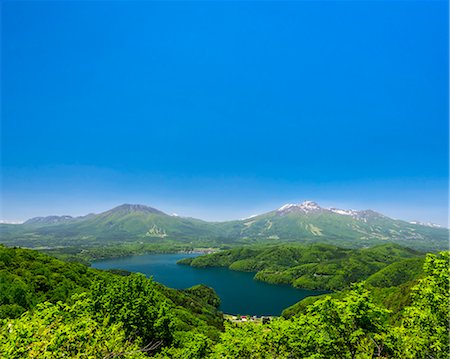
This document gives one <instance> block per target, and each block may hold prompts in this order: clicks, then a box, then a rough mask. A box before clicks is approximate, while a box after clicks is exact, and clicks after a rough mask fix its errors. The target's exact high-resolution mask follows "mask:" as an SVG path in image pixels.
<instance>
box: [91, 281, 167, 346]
mask: <svg viewBox="0 0 450 359" xmlns="http://www.w3.org/2000/svg"><path fill="white" fill-rule="evenodd" d="M91 295H92V301H93V312H94V313H95V316H96V317H98V318H99V319H100V318H108V319H109V321H110V322H111V323H123V329H124V330H125V333H126V334H127V336H128V337H130V338H131V339H136V338H141V339H142V340H143V341H144V342H150V341H152V340H161V341H163V342H164V343H166V344H168V343H170V342H171V341H172V334H171V330H170V324H171V321H172V318H171V316H170V314H169V308H170V306H169V304H168V302H167V300H166V298H164V297H163V296H162V295H161V294H160V293H159V292H158V291H157V290H156V288H155V286H154V285H153V283H152V281H151V280H150V279H147V278H146V277H145V276H143V275H141V274H132V275H130V276H128V277H112V278H108V280H105V281H97V282H95V283H94V284H93V286H92V292H91Z"/></svg>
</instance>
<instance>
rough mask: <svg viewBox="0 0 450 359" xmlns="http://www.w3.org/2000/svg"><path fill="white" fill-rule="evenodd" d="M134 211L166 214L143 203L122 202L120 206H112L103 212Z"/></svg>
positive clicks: (126, 212)
mask: <svg viewBox="0 0 450 359" xmlns="http://www.w3.org/2000/svg"><path fill="white" fill-rule="evenodd" d="M136 212H140V213H153V214H162V215H166V214H165V213H164V212H162V211H160V210H158V209H156V208H153V207H149V206H145V205H143V204H128V203H124V204H122V205H120V206H117V207H114V208H113V209H110V210H109V211H107V212H105V213H124V214H128V213H136Z"/></svg>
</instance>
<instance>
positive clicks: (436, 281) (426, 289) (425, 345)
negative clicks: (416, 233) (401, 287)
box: [393, 252, 450, 358]
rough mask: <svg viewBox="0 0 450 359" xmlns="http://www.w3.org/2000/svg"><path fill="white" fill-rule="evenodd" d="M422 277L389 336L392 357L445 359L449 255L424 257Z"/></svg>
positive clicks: (447, 349) (447, 339) (447, 341)
mask: <svg viewBox="0 0 450 359" xmlns="http://www.w3.org/2000/svg"><path fill="white" fill-rule="evenodd" d="M424 272H425V277H424V278H423V279H421V280H420V281H419V283H418V284H417V285H416V286H415V287H414V288H413V290H412V304H411V306H409V307H407V308H406V310H405V314H404V318H403V323H402V326H401V327H399V328H396V331H395V332H394V334H393V337H394V343H395V346H396V350H395V353H396V354H397V355H398V356H399V357H400V356H401V357H402V358H448V357H449V353H450V348H449V330H450V327H449V292H450V288H449V280H450V278H449V252H442V253H440V254H439V255H433V254H428V255H427V258H426V260H425V264H424Z"/></svg>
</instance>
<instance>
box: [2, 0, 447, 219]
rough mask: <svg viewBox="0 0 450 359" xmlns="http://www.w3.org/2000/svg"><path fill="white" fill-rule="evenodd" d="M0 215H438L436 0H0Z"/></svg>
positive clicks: (442, 132)
mask: <svg viewBox="0 0 450 359" xmlns="http://www.w3.org/2000/svg"><path fill="white" fill-rule="evenodd" d="M1 6H2V25H1V26H2V39H1V40H2V68H1V70H2V79H1V83H2V129H1V130H2V133H1V140H2V144H1V146H2V148H1V149H2V194H1V197H2V198H1V199H2V214H1V216H2V218H3V219H7V220H23V219H26V218H29V217H31V216H36V215H48V214H72V215H80V214H86V213H88V212H98V211H102V210H106V209H108V208H110V207H112V206H114V205H118V204H121V203H123V202H128V203H130V202H131V203H143V204H147V205H150V206H154V207H157V208H159V209H162V210H164V211H167V212H169V213H171V212H177V213H179V214H181V215H189V216H194V217H199V218H203V219H209V220H223V219H231V218H239V217H245V216H248V215H251V214H254V213H259V212H263V211H267V210H270V209H272V208H276V207H279V206H281V205H282V204H284V203H285V202H297V201H301V200H304V199H312V200H316V201H318V202H319V203H320V204H322V205H324V206H338V207H350V208H355V209H365V208H372V209H375V210H378V211H381V212H383V213H385V214H387V215H390V216H393V217H395V218H401V219H406V220H413V219H418V220H422V221H432V222H436V223H440V224H444V225H445V224H446V222H447V202H448V187H447V182H448V95H449V93H448V5H447V2H446V1H348V2H347V1H328V2H320V1H291V2H278V1H277V2H270V1H264V2H254V1H247V2H236V1H234V2H231V1H230V2H220V1H209V2H187V1H184V2H150V1H148V2H146V1H141V2H122V1H121V2H112V1H111V2H104V1H99V2H91V1H89V2H88V1H86V2H85V1H61V2H58V1H49V2H41V1H29V2H24V1H3V2H2V4H1Z"/></svg>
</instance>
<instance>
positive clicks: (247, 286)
mask: <svg viewBox="0 0 450 359" xmlns="http://www.w3.org/2000/svg"><path fill="white" fill-rule="evenodd" d="M195 256H198V254H186V253H173V254H146V255H141V256H132V257H124V258H115V259H107V260H102V261H97V262H94V263H93V264H92V267H94V268H98V269H124V270H128V271H131V272H139V273H143V274H145V275H146V276H148V277H153V279H154V280H155V281H157V282H160V283H162V284H164V285H166V286H168V287H171V288H176V289H186V288H189V287H192V286H193V285H196V284H205V285H207V286H209V287H212V288H214V290H215V291H216V292H217V294H218V295H219V297H220V299H221V301H222V304H221V306H220V310H222V311H223V312H224V313H233V314H241V315H244V314H248V315H280V314H281V312H282V311H283V309H285V308H287V307H288V306H290V305H292V304H294V303H296V302H298V301H299V300H301V299H303V298H305V297H308V296H311V295H317V294H322V293H325V292H323V291H311V290H303V289H296V288H293V287H290V286H287V285H273V284H268V283H264V282H260V281H256V280H254V279H253V276H254V273H244V272H236V271H231V270H229V269H227V268H194V267H190V266H185V265H178V264H176V262H177V261H178V260H179V259H182V258H186V257H195Z"/></svg>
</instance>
